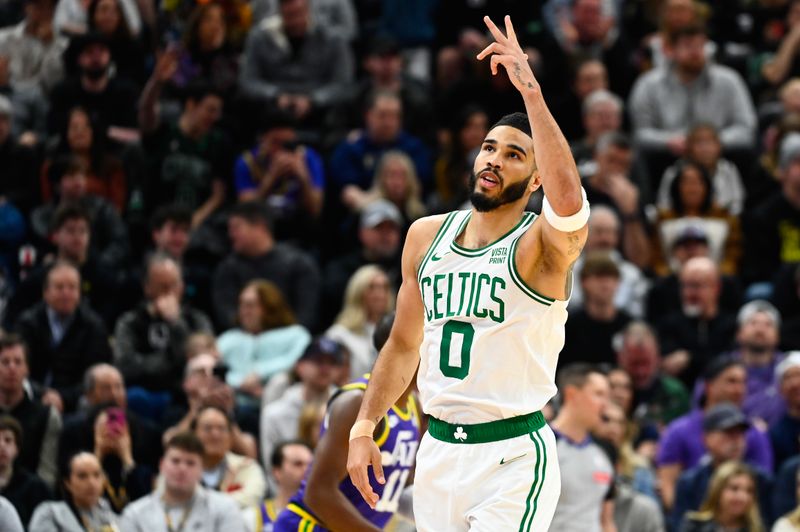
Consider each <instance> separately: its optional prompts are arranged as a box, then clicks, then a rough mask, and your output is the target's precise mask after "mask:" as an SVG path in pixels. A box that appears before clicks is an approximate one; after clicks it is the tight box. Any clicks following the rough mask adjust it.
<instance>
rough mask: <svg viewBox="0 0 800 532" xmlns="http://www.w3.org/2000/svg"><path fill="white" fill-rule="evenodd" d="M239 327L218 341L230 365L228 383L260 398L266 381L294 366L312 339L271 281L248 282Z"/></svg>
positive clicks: (244, 292) (221, 351) (224, 359)
mask: <svg viewBox="0 0 800 532" xmlns="http://www.w3.org/2000/svg"><path fill="white" fill-rule="evenodd" d="M238 322H239V327H238V328H236V329H231V330H229V331H226V332H225V333H223V334H222V336H220V337H219V339H218V340H217V347H218V348H219V351H220V353H221V354H222V360H223V361H224V362H225V363H226V364H227V365H228V368H229V369H228V373H227V376H226V380H227V382H228V384H230V385H231V386H233V387H234V388H236V389H237V390H239V391H240V392H242V393H245V394H247V395H250V396H253V397H259V396H260V394H261V390H262V386H263V384H264V383H265V382H266V381H267V380H268V379H269V378H270V377H272V376H273V375H275V374H276V373H280V372H282V371H286V370H288V369H289V368H291V367H292V366H293V365H294V363H295V362H297V360H298V359H299V358H300V355H302V354H303V351H304V350H305V348H306V347H307V346H308V344H309V343H310V342H311V334H309V332H308V331H307V330H306V328H305V327H303V326H302V325H299V324H298V323H297V320H296V319H295V316H294V313H293V312H292V310H291V309H290V308H289V305H288V303H286V299H285V298H284V297H283V294H282V293H281V291H280V289H279V288H278V287H277V286H276V285H275V284H274V283H271V282H269V281H264V280H262V279H258V280H255V281H252V282H250V283H248V284H247V285H246V286H245V287H244V289H242V291H241V293H240V294H239V310H238Z"/></svg>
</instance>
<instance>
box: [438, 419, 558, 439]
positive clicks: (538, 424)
mask: <svg viewBox="0 0 800 532" xmlns="http://www.w3.org/2000/svg"><path fill="white" fill-rule="evenodd" d="M544 425H545V421H544V416H543V415H542V413H541V412H533V413H530V414H524V415H521V416H516V417H511V418H508V419H499V420H497V421H489V422H487V423H476V424H474V425H458V424H454V423H447V422H446V421H442V420H440V419H436V418H434V417H431V418H430V419H429V421H428V432H430V434H431V436H433V437H434V438H436V439H437V440H440V441H443V442H447V443H489V442H493V441H501V440H508V439H510V438H516V437H517V436H523V435H525V434H530V433H531V432H536V431H537V430H539V429H540V428H542V427H544Z"/></svg>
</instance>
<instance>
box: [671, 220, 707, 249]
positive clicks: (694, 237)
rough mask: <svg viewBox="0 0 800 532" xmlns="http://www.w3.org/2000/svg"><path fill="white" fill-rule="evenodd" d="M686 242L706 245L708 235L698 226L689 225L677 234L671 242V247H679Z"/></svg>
mask: <svg viewBox="0 0 800 532" xmlns="http://www.w3.org/2000/svg"><path fill="white" fill-rule="evenodd" d="M688 242H704V243H706V244H707V243H708V235H706V232H705V230H704V229H703V228H702V227H700V226H699V225H694V224H689V225H687V226H686V227H684V228H683V229H681V231H680V232H679V233H678V235H677V236H676V237H675V240H674V241H673V242H672V247H673V248H674V247H676V246H680V245H683V244H686V243H688Z"/></svg>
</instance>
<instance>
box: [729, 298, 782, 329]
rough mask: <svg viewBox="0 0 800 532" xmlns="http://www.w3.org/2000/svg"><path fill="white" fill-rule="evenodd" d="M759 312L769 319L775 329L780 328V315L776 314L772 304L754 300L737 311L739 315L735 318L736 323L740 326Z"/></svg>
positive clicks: (762, 300) (776, 311) (776, 310)
mask: <svg viewBox="0 0 800 532" xmlns="http://www.w3.org/2000/svg"><path fill="white" fill-rule="evenodd" d="M761 312H763V313H764V314H766V315H768V316H769V317H770V319H771V320H772V322H773V323H774V324H775V327H778V328H780V326H781V313H780V312H778V309H776V308H775V306H774V305H773V304H772V303H770V302H769V301H766V300H764V299H754V300H753V301H750V302H749V303H747V304H745V305H743V306H742V308H740V309H739V314H738V315H737V316H736V323H738V324H739V325H742V324H744V323H746V322H747V321H748V320H749V319H750V318H752V317H753V316H754V315H756V314H758V313H761Z"/></svg>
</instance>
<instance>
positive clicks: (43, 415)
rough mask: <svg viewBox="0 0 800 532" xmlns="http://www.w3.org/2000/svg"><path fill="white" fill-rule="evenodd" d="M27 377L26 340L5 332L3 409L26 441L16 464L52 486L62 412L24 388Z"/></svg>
mask: <svg viewBox="0 0 800 532" xmlns="http://www.w3.org/2000/svg"><path fill="white" fill-rule="evenodd" d="M27 378H28V356H27V352H26V346H25V343H24V342H23V340H22V339H21V338H20V337H19V336H17V335H15V334H6V335H4V336H3V337H1V338H0V412H1V413H3V414H7V415H10V416H11V417H13V418H14V419H15V420H16V421H17V422H18V423H19V424H20V426H21V427H22V432H23V434H25V438H26V441H25V445H23V446H19V448H18V451H19V456H18V457H17V461H16V463H15V466H21V467H24V468H25V469H27V470H28V471H31V472H33V473H36V475H37V476H38V477H39V478H41V479H42V480H44V481H45V482H46V483H47V484H48V485H49V486H50V487H52V486H54V484H55V480H56V451H57V446H58V436H59V433H60V432H61V416H60V415H59V413H58V411H57V410H56V409H55V408H54V407H52V406H47V405H44V404H42V403H41V402H39V401H35V400H33V399H32V398H31V396H30V395H29V394H28V392H27V390H26V389H25V387H26V386H25V380H26V379H27ZM0 469H1V468H0Z"/></svg>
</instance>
